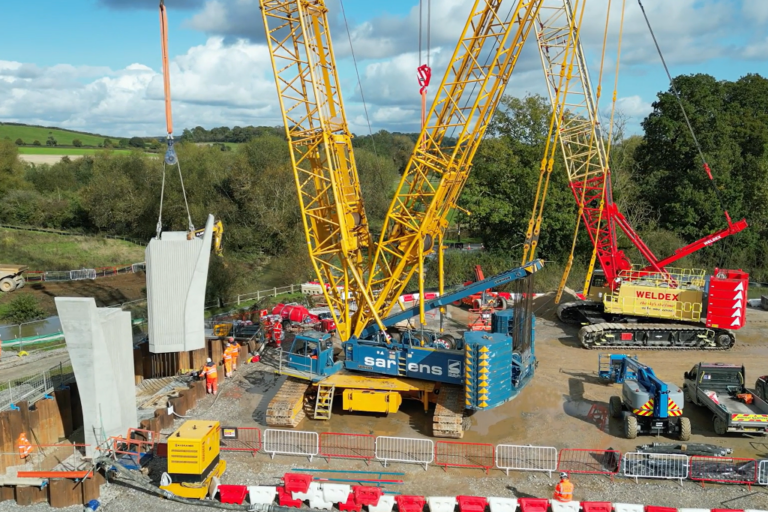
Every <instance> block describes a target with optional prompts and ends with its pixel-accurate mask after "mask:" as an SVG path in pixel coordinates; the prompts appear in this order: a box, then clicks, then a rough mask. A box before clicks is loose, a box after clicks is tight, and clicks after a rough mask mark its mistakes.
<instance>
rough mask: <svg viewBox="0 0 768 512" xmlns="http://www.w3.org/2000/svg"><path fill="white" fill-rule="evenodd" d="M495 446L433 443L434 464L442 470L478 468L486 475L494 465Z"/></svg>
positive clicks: (447, 442) (450, 442)
mask: <svg viewBox="0 0 768 512" xmlns="http://www.w3.org/2000/svg"><path fill="white" fill-rule="evenodd" d="M494 454H495V446H494V445H492V444H485V443H459V442H456V441H437V442H435V464H436V465H437V466H443V468H447V467H449V466H451V467H457V468H480V469H484V470H485V472H486V473H488V470H490V469H491V468H492V467H493V465H494Z"/></svg>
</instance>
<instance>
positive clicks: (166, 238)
mask: <svg viewBox="0 0 768 512" xmlns="http://www.w3.org/2000/svg"><path fill="white" fill-rule="evenodd" d="M212 236H213V216H212V215H209V216H208V221H207V222H206V224H205V234H204V235H203V237H202V239H200V238H193V239H192V240H187V233H185V232H178V231H168V232H165V233H161V235H160V238H159V239H158V238H153V239H152V240H150V242H149V245H148V246H147V249H146V262H147V313H148V316H149V350H150V352H152V353H153V354H164V353H168V352H186V351H189V350H198V349H201V348H204V347H205V325H204V323H203V312H204V311H203V310H204V306H205V285H206V281H207V279H208V263H209V261H210V257H211V240H212Z"/></svg>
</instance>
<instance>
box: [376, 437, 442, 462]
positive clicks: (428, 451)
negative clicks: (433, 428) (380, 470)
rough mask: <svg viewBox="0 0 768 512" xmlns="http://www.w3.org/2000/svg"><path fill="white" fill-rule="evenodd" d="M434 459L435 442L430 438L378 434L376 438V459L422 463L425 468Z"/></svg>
mask: <svg viewBox="0 0 768 512" xmlns="http://www.w3.org/2000/svg"><path fill="white" fill-rule="evenodd" d="M434 459H435V443H434V442H433V441H432V440H431V439H413V438H410V437H389V436H379V437H377V438H376V460H380V461H381V462H382V463H383V464H384V466H386V465H387V463H388V462H408V463H412V464H424V469H425V470H426V469H427V467H428V466H429V464H430V463H431V462H432V461H433V460H434Z"/></svg>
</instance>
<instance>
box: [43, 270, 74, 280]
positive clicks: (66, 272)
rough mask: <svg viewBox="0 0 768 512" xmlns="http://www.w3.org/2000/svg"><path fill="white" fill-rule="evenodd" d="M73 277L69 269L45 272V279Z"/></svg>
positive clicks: (67, 278) (68, 278)
mask: <svg viewBox="0 0 768 512" xmlns="http://www.w3.org/2000/svg"><path fill="white" fill-rule="evenodd" d="M71 278H72V276H71V274H70V271H69V270H63V271H50V272H45V273H44V274H43V280H44V281H69V280H70V279H71Z"/></svg>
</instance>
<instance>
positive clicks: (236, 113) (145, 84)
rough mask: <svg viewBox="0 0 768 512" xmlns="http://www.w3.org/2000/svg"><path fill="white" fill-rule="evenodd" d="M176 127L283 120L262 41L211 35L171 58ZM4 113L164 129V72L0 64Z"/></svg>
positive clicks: (132, 129)
mask: <svg viewBox="0 0 768 512" xmlns="http://www.w3.org/2000/svg"><path fill="white" fill-rule="evenodd" d="M170 67H171V89H172V96H173V113H174V125H175V129H174V132H175V133H177V134H179V133H180V132H181V130H182V128H185V127H189V128H191V127H194V126H197V125H203V126H206V127H209V128H210V127H213V126H219V125H228V126H233V125H237V124H240V125H245V124H261V125H276V124H278V123H279V122H280V116H279V112H278V110H277V107H276V106H277V101H276V100H277V96H276V93H275V85H274V80H273V78H272V72H271V67H270V65H269V55H268V52H267V49H266V47H265V46H263V45H255V44H251V43H248V42H245V41H239V42H237V43H235V44H232V45H227V44H224V42H223V40H222V39H221V38H210V39H209V40H208V41H207V42H206V43H205V44H204V45H200V46H195V47H193V48H190V50H189V51H188V52H187V53H186V54H184V55H181V56H179V57H177V58H176V59H174V60H173V61H172V63H171V66H170ZM0 92H1V94H0V118H2V119H3V120H7V121H15V122H25V123H32V124H45V125H51V124H56V125H60V126H62V127H71V128H79V129H87V130H90V131H95V132H102V133H107V134H110V135H150V134H155V135H160V134H162V133H164V132H165V123H164V116H165V113H164V112H165V111H164V106H163V85H162V75H161V74H160V73H158V72H156V71H154V70H153V69H152V68H150V67H148V66H146V65H143V64H139V63H137V64H132V65H130V66H127V67H126V68H124V69H122V70H117V71H113V70H110V69H108V68H89V67H83V68H80V67H74V66H69V65H57V66H51V67H47V68H38V67H36V66H33V65H29V64H24V63H19V62H7V61H0Z"/></svg>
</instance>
